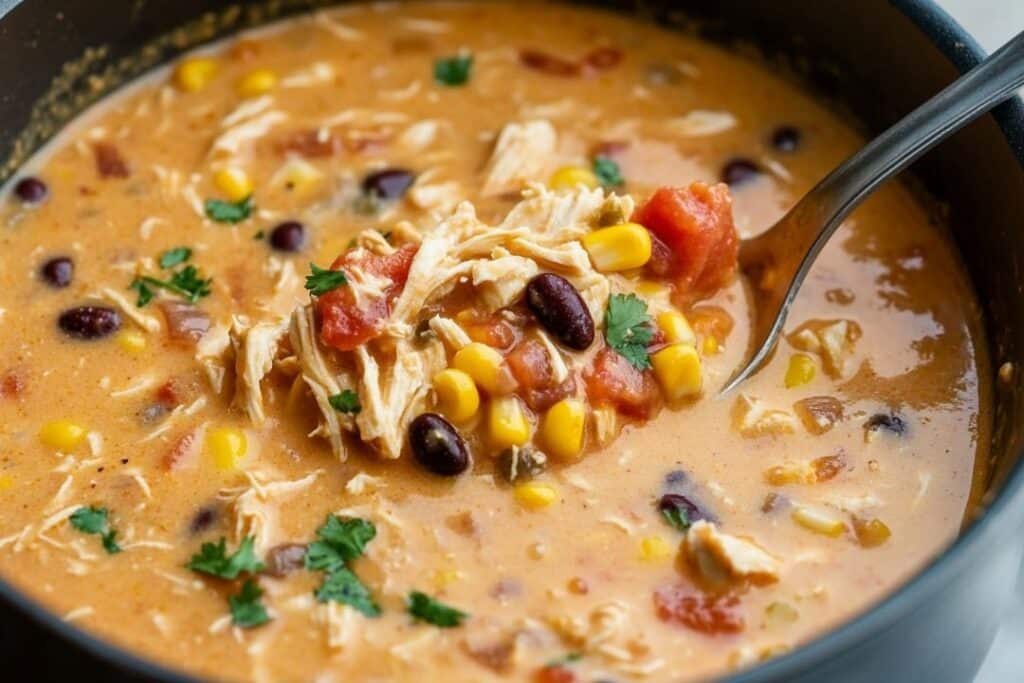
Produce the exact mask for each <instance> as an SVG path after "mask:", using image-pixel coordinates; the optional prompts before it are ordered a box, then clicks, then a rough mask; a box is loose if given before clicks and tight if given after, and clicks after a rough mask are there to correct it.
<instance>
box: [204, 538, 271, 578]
mask: <svg viewBox="0 0 1024 683" xmlns="http://www.w3.org/2000/svg"><path fill="white" fill-rule="evenodd" d="M254 542H255V539H254V538H253V537H252V536H247V537H246V538H244V539H242V542H241V543H240V544H239V545H238V550H236V551H235V552H234V553H233V554H231V555H228V553H227V543H226V541H225V540H224V538H223V537H221V539H220V541H219V542H217V543H204V544H203V545H202V548H200V551H199V553H197V554H195V555H193V556H192V559H191V560H189V562H188V564H187V565H185V566H186V567H188V568H189V569H191V570H192V571H194V572H200V573H202V574H209V575H210V576H216V577H218V578H221V579H229V580H233V579H237V578H238V576H239V574H242V573H243V572H249V573H253V574H255V573H256V572H260V571H263V563H262V562H260V561H259V559H258V558H257V557H256V553H255V552H254V551H253V543H254Z"/></svg>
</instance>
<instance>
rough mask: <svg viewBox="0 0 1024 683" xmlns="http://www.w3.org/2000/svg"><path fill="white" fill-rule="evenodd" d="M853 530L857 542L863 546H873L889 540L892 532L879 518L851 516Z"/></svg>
mask: <svg viewBox="0 0 1024 683" xmlns="http://www.w3.org/2000/svg"><path fill="white" fill-rule="evenodd" d="M853 531H854V533H855V534H857V542H858V543H860V544H861V546H862V547H864V548H874V547H876V546H880V545H882V544H883V543H885V542H886V541H888V540H889V537H890V536H892V532H891V531H889V527H888V526H887V525H886V524H885V522H883V521H882V520H880V519H877V518H876V519H861V518H860V517H854V518H853Z"/></svg>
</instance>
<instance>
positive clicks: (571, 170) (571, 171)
mask: <svg viewBox="0 0 1024 683" xmlns="http://www.w3.org/2000/svg"><path fill="white" fill-rule="evenodd" d="M600 184H601V181H600V180H598V179H597V176H596V175H594V172H593V171H591V170H590V169H589V168H586V167H585V166H563V167H562V168H560V169H558V170H557V171H555V172H554V173H553V174H551V179H550V180H548V187H550V188H551V189H552V190H572V189H574V188H576V187H578V186H579V185H583V186H584V187H588V188H590V189H594V188H595V187H598V186H599V185H600Z"/></svg>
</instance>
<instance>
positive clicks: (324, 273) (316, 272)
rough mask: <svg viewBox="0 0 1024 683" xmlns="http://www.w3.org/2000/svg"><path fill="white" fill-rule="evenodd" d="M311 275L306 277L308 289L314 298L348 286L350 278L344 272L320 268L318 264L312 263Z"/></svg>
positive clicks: (310, 266)
mask: <svg viewBox="0 0 1024 683" xmlns="http://www.w3.org/2000/svg"><path fill="white" fill-rule="evenodd" d="M309 268H310V271H311V273H312V274H311V275H307V276H306V289H308V290H309V293H310V294H312V295H313V296H323V295H324V294H326V293H327V292H330V291H331V290H334V289H337V288H338V287H341V286H342V285H347V284H348V278H347V277H345V273H344V271H341V270H329V269H326V268H319V267H317V265H316V264H314V263H310V264H309Z"/></svg>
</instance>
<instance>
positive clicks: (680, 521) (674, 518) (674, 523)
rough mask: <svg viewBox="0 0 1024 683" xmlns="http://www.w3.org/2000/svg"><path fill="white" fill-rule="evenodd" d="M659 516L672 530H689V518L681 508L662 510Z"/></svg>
mask: <svg viewBox="0 0 1024 683" xmlns="http://www.w3.org/2000/svg"><path fill="white" fill-rule="evenodd" d="M661 516H662V517H664V518H665V521H666V522H667V523H668V525H669V526H670V527H673V528H674V529H678V530H679V531H686V530H687V529H689V528H690V516H689V515H688V514H687V513H686V510H684V509H682V508H681V507H675V506H673V507H666V508H662V510H661Z"/></svg>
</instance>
